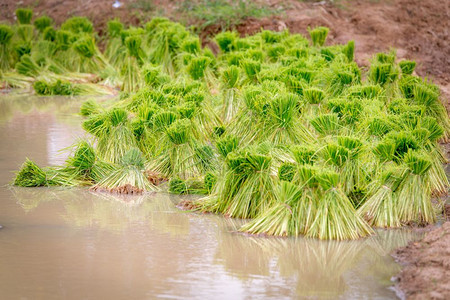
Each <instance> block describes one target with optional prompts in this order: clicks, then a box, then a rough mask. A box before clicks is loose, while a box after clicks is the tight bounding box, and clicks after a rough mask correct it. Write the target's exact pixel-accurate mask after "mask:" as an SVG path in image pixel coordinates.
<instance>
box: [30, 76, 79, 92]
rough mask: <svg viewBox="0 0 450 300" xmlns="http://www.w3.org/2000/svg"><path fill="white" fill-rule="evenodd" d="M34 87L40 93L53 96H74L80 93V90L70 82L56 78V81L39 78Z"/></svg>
mask: <svg viewBox="0 0 450 300" xmlns="http://www.w3.org/2000/svg"><path fill="white" fill-rule="evenodd" d="M33 89H34V91H35V92H36V94H38V95H42V96H51V95H61V96H74V95H79V94H80V90H79V89H78V87H77V86H74V85H73V84H71V83H70V82H66V81H61V80H59V79H58V80H56V81H55V82H50V81H45V80H37V81H35V82H34V84H33Z"/></svg>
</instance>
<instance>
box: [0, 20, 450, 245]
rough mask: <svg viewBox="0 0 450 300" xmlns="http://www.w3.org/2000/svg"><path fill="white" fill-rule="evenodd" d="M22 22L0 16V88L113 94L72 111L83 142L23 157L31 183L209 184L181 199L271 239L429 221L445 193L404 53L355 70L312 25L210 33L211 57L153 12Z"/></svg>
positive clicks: (425, 86)
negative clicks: (39, 159) (68, 154)
mask: <svg viewBox="0 0 450 300" xmlns="http://www.w3.org/2000/svg"><path fill="white" fill-rule="evenodd" d="M21 14H22V13H21ZM18 19H19V17H18ZM30 22H31V17H30V16H29V14H28V13H27V12H26V13H24V14H23V17H21V18H20V19H19V23H20V24H19V25H16V26H14V27H13V28H12V27H10V26H7V25H0V55H1V57H0V58H1V60H0V63H1V65H0V68H1V70H2V73H0V81H1V82H2V86H8V87H10V86H21V87H27V86H31V85H32V86H33V87H34V89H35V92H36V93H37V94H41V95H55V94H61V95H77V94H91V93H95V94H102V93H104V92H105V90H106V88H105V87H104V86H103V85H107V86H111V87H114V88H117V90H119V89H121V90H122V91H121V93H120V96H118V97H117V99H115V100H114V101H112V102H110V103H108V104H107V106H108V107H105V108H104V107H103V105H99V104H98V103H96V100H89V101H87V102H85V103H84V104H83V105H82V107H81V111H80V113H81V115H83V116H84V117H86V120H85V121H84V122H83V128H84V129H85V130H86V131H87V132H88V133H89V134H91V135H92V136H93V143H92V145H90V144H80V145H78V148H76V149H79V150H74V152H73V154H72V158H71V159H70V160H69V161H68V162H66V164H65V165H64V166H61V167H57V168H43V169H38V168H37V167H36V166H31V164H29V165H30V166H28V167H29V170H30V172H29V173H26V172H24V174H31V175H29V178H31V179H30V180H29V182H27V180H26V178H27V177H26V176H25V177H23V178H25V179H23V180H22V183H21V180H18V184H23V185H25V184H27V185H66V186H73V185H86V184H87V185H94V186H95V189H97V190H106V191H114V192H120V193H135V192H136V193H141V192H144V191H152V190H155V187H154V186H152V185H151V183H150V181H152V182H159V180H156V181H154V179H155V178H164V180H168V181H169V184H168V189H170V191H172V192H174V193H177V194H189V193H207V194H209V195H207V196H206V197H204V198H202V199H199V200H197V201H195V202H194V203H193V206H190V207H194V208H195V209H196V210H201V211H210V212H215V213H220V214H223V215H226V216H230V217H237V218H252V219H253V220H251V221H250V223H248V224H247V225H245V226H244V227H243V228H242V229H241V230H242V231H245V232H250V233H258V234H259V233H263V234H270V235H280V236H285V235H299V234H303V235H307V236H312V237H317V238H321V239H339V240H340V239H355V238H359V237H363V236H366V235H368V234H370V233H371V229H370V226H377V227H398V226H404V225H405V224H409V223H416V224H420V225H424V224H428V223H432V222H434V220H435V219H436V213H435V207H434V205H433V203H432V202H431V200H430V199H431V196H432V195H444V194H446V193H447V191H448V180H447V178H446V175H445V171H444V169H443V167H442V164H443V163H445V162H446V157H445V155H444V153H443V151H442V149H441V148H440V145H439V142H440V141H442V140H443V139H448V137H449V136H450V121H449V118H448V115H447V112H446V110H445V107H444V106H443V105H442V103H441V102H440V94H439V89H438V88H437V87H436V86H435V85H433V84H432V83H431V82H430V81H427V80H422V79H421V78H419V77H417V76H415V75H413V73H414V68H415V62H414V61H401V62H397V61H396V54H395V52H393V51H392V52H389V53H379V54H377V55H375V56H374V57H373V59H372V60H371V65H370V67H369V69H368V70H367V71H365V70H362V69H360V68H359V67H358V65H357V64H356V63H355V61H354V53H355V44H354V42H353V41H349V42H348V43H347V44H344V45H332V46H329V45H326V38H327V35H328V32H329V30H328V28H324V27H318V28H313V29H309V34H310V39H311V42H309V41H308V39H307V38H305V37H303V36H302V35H300V34H291V33H289V32H288V31H284V32H272V31H269V30H262V31H261V32H259V33H256V34H254V35H250V36H246V37H240V36H239V35H238V34H237V33H236V32H230V31H226V32H222V33H219V34H217V35H216V36H215V37H214V38H213V39H212V41H214V42H215V43H216V44H217V47H218V49H219V51H218V53H217V54H214V53H213V51H212V50H211V49H210V48H209V47H202V43H201V41H200V38H199V36H198V35H195V34H193V33H192V32H190V31H189V30H187V29H186V28H185V27H184V26H182V25H180V24H178V23H174V22H172V21H170V20H168V19H165V18H153V19H152V20H151V21H150V22H148V23H147V24H145V26H141V27H134V26H130V27H127V26H125V25H124V24H122V23H121V22H119V21H117V20H112V21H110V22H109V23H108V30H107V35H106V37H104V38H103V39H96V38H95V37H96V36H97V35H96V32H94V29H93V26H92V23H91V22H90V21H89V20H87V19H85V18H80V17H74V18H70V19H68V20H66V22H64V23H63V25H61V27H59V28H58V27H54V28H53V27H52V24H53V22H52V20H51V19H49V18H46V17H41V18H37V19H36V20H35V22H34V26H32V25H29V24H30ZM34 28H35V29H36V32H39V34H34ZM15 31H17V33H18V34H17V37H14V41H13V38H12V37H13V35H14V33H15ZM100 40H102V41H104V42H105V45H106V46H105V47H99V45H98V42H99V41H100ZM103 48H105V51H104V52H102V51H101V50H100V49H103ZM14 51H15V53H14ZM11 53H12V55H11ZM12 67H14V68H13V69H11V68H12ZM83 72H88V73H90V74H83ZM91 82H96V83H95V84H94V83H91ZM83 149H84V150H83ZM424 153H426V154H424ZM133 159H134V161H133ZM39 170H40V171H39ZM33 174H34V175H33ZM146 174H147V175H148V174H151V175H148V176H149V179H150V180H149V179H148V178H146V176H147V175H146ZM44 175H45V176H44ZM27 176H28V175H27ZM33 176H34V177H33ZM152 176H153V177H152ZM18 178H19V179H20V177H18ZM43 178H44V179H43ZM149 184H150V185H149Z"/></svg>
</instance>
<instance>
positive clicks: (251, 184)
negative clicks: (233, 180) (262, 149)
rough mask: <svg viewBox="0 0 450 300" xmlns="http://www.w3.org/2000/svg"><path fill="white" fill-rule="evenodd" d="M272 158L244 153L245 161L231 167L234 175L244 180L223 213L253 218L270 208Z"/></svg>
mask: <svg viewBox="0 0 450 300" xmlns="http://www.w3.org/2000/svg"><path fill="white" fill-rule="evenodd" d="M271 160H272V158H271V157H270V156H265V155H260V154H256V153H246V154H245V160H244V161H243V162H242V163H240V164H238V165H234V164H233V165H232V168H233V170H234V172H235V174H236V175H238V174H239V175H240V176H244V177H245V178H246V179H245V181H244V182H243V183H242V185H241V186H240V187H239V190H238V191H237V192H236V194H235V196H234V197H233V199H232V201H231V203H229V206H228V207H227V209H226V211H225V212H224V213H225V214H226V215H228V216H230V217H233V218H243V219H247V218H254V217H256V216H257V215H258V214H259V213H260V212H262V211H264V210H265V209H267V208H268V207H270V206H271V205H272V203H273V201H274V199H273V198H274V185H273V179H272V177H271V175H270V166H271Z"/></svg>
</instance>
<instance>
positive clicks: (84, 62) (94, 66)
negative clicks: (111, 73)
mask: <svg viewBox="0 0 450 300" xmlns="http://www.w3.org/2000/svg"><path fill="white" fill-rule="evenodd" d="M73 49H74V50H75V51H76V53H78V55H79V56H80V59H81V65H80V70H81V71H82V72H86V73H98V72H100V70H101V69H104V68H105V67H106V66H107V65H108V63H107V62H106V60H105V58H104V57H103V55H102V54H101V53H100V51H99V50H98V48H97V46H96V45H95V40H94V38H92V37H90V36H88V35H84V36H82V37H80V38H78V39H77V41H76V42H75V43H74V44H73Z"/></svg>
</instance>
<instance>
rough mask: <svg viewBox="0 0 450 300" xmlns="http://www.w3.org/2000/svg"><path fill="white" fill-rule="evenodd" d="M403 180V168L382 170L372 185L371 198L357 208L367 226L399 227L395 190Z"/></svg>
mask: <svg viewBox="0 0 450 300" xmlns="http://www.w3.org/2000/svg"><path fill="white" fill-rule="evenodd" d="M402 179H403V168H399V167H397V166H394V167H392V166H391V167H389V168H387V169H386V170H383V173H382V174H381V176H380V178H379V179H377V180H375V181H374V182H373V183H372V188H371V189H372V191H371V192H370V194H371V196H370V197H369V198H368V199H367V201H366V202H365V203H364V204H363V205H362V206H361V207H359V208H358V214H359V215H360V216H362V217H363V218H364V219H365V220H366V221H367V223H368V224H369V225H371V226H374V227H382V228H393V227H401V226H402V223H401V221H400V215H399V211H398V209H399V205H398V199H397V193H395V191H396V190H397V188H398V186H399V184H400V183H401V181H402Z"/></svg>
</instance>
